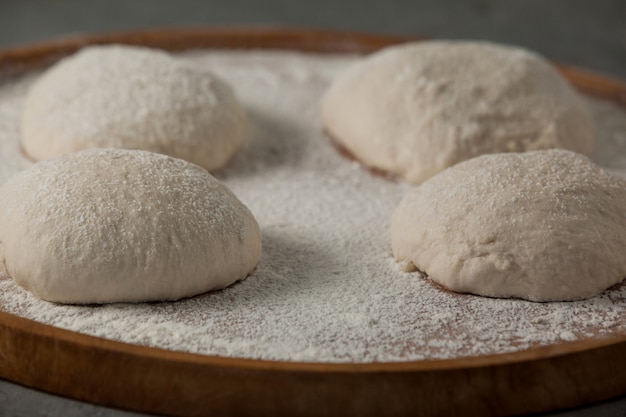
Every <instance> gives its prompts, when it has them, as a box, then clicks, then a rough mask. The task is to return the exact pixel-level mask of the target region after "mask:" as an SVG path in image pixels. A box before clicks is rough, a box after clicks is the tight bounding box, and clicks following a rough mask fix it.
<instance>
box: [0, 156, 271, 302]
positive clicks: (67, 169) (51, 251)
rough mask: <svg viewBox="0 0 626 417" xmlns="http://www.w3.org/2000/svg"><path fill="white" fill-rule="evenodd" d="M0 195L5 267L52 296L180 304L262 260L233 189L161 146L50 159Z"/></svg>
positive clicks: (249, 218)
mask: <svg viewBox="0 0 626 417" xmlns="http://www.w3.org/2000/svg"><path fill="white" fill-rule="evenodd" d="M0 196H1V198H2V204H1V205H0V272H1V274H2V275H5V276H10V277H13V279H14V280H15V281H16V282H17V284H19V285H20V286H22V287H24V288H26V289H27V290H30V291H31V292H32V293H33V294H35V295H36V296H37V297H40V298H42V299H44V300H48V301H54V302H59V303H72V304H88V303H111V302H141V301H157V300H177V299H180V298H183V297H189V296H193V295H196V294H200V293H204V292H206V291H209V290H216V289H220V288H224V287H226V286H228V285H230V284H232V283H234V282H235V281H237V280H240V279H242V278H244V277H246V276H247V275H248V274H249V273H250V272H251V271H252V270H253V269H254V268H255V266H256V264H257V262H258V260H259V258H260V256H261V234H260V231H259V226H258V224H257V222H256V220H255V219H254V217H253V215H252V213H250V211H249V210H248V209H247V208H246V206H245V205H244V204H242V203H241V202H240V201H239V200H238V199H237V197H235V195H234V194H233V193H232V192H230V191H229V190H228V189H227V188H226V187H225V186H224V185H222V184H221V183H220V182H218V181H217V180H216V179H215V178H213V177H212V176H211V175H210V174H209V173H208V172H207V171H206V170H204V169H203V168H200V167H198V166H196V165H194V164H191V163H189V162H186V161H184V160H181V159H177V158H172V157H169V156H165V155H160V154H156V153H152V152H146V151H137V150H124V149H92V150H87V151H81V152H77V153H73V154H69V155H64V156H61V157H59V158H55V159H50V160H47V161H42V162H39V163H37V164H35V165H33V166H32V167H30V168H29V169H27V170H25V171H22V172H20V173H18V174H16V175H14V176H13V177H11V178H10V179H9V180H8V181H7V182H6V183H5V184H4V185H3V186H2V187H0Z"/></svg>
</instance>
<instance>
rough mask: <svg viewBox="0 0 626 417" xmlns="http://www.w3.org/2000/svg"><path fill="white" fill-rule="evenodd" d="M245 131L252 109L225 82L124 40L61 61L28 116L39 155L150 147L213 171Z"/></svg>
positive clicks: (31, 149) (30, 99)
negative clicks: (246, 108) (91, 149)
mask: <svg viewBox="0 0 626 417" xmlns="http://www.w3.org/2000/svg"><path fill="white" fill-rule="evenodd" d="M245 132H246V115H245V112H244V110H243V109H242V107H241V106H240V104H239V103H238V101H237V99H236V97H235V95H234V93H233V91H232V89H231V88H230V87H229V86H228V85H227V84H226V83H225V82H223V81H221V80H220V79H219V78H217V77H216V76H214V75H212V74H211V73H209V72H207V71H206V70H204V69H202V68H198V67H196V66H194V65H193V64H191V63H189V62H186V61H184V60H182V59H178V58H174V57H172V56H170V55H168V54H167V53H165V52H163V51H158V50H153V49H149V48H139V47H130V46H121V45H114V46H92V47H88V48H85V49H83V50H81V51H79V52H78V53H77V54H75V55H72V56H70V57H67V58H65V59H63V60H61V61H59V62H58V63H57V64H55V65H54V66H52V67H51V68H49V69H48V70H47V71H45V72H44V73H43V74H42V75H41V77H40V78H39V79H38V80H37V81H36V82H35V83H34V84H33V86H32V87H31V89H30V91H29V93H28V95H27V98H26V102H25V105H24V110H23V114H22V146H23V149H24V151H25V152H26V153H27V154H28V155H29V156H30V157H32V158H33V159H35V160H42V159H49V158H53V157H56V156H59V155H62V154H67V153H70V152H75V151H79V150H84V149H90V148H125V149H143V150H147V151H152V152H158V153H163V154H166V155H171V156H174V157H177V158H182V159H185V160H187V161H190V162H193V163H195V164H197V165H200V166H202V167H204V168H206V169H207V170H209V171H213V170H216V169H219V168H220V167H222V166H223V165H225V164H226V162H227V161H228V160H229V159H230V158H231V156H232V155H233V154H234V152H235V151H236V150H237V149H238V148H239V147H240V145H241V143H242V139H243V137H244V135H245Z"/></svg>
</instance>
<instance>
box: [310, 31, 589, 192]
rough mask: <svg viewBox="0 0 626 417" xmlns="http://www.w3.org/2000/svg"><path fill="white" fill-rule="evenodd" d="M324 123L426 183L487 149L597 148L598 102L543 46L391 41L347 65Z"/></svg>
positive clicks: (376, 162) (368, 154) (369, 156)
mask: <svg viewBox="0 0 626 417" xmlns="http://www.w3.org/2000/svg"><path fill="white" fill-rule="evenodd" d="M321 118H322V123H323V125H324V126H325V129H326V131H327V132H328V133H329V134H330V136H331V137H332V138H333V139H334V140H335V141H336V142H338V143H339V144H340V145H341V146H343V147H344V148H346V149H347V150H348V152H349V153H351V154H352V155H353V156H354V157H356V158H357V159H358V160H360V161H361V162H362V163H364V164H365V165H367V166H370V167H372V168H376V169H379V170H383V171H386V172H389V173H392V174H396V175H399V176H401V177H403V178H405V179H406V180H408V181H410V182H414V183H420V182H422V181H424V180H425V179H427V178H429V177H430V176H432V175H434V174H436V173H438V172H440V171H442V170H444V169H445V168H447V167H449V166H452V165H454V164H456V163H458V162H461V161H464V160H467V159H470V158H473V157H476V156H478V155H482V154H486V153H497V152H519V151H529V150H538V149H548V148H565V149H570V150H573V151H576V152H579V153H583V154H587V155H589V154H591V152H592V150H593V145H594V142H595V132H594V126H593V121H592V118H591V115H590V112H589V111H588V109H587V108H586V105H585V103H584V102H583V101H582V100H581V99H580V98H579V97H578V95H577V94H576V93H575V92H574V91H573V89H572V88H571V87H570V86H569V84H568V83H567V82H566V81H565V80H564V79H563V78H561V76H560V75H559V74H558V73H557V72H556V71H555V70H554V68H553V67H552V66H551V65H550V64H549V63H548V62H546V61H545V60H544V59H543V58H541V57H539V56H538V55H536V54H534V53H531V52H529V51H526V50H524V49H521V48H516V47H509V46H501V45H496V44H491V43H486V42H467V41H464V42H462V41H427V42H414V43H408V44H403V45H399V46H393V47H388V48H385V49H383V50H381V51H380V52H377V53H374V54H372V55H371V56H369V57H366V58H364V59H363V60H362V61H361V62H359V63H358V64H356V65H355V66H354V67H352V68H350V69H349V70H347V71H346V72H345V73H344V74H342V75H341V76H340V77H339V78H338V79H337V80H336V81H335V82H334V83H333V85H332V86H331V87H330V89H329V90H328V92H327V93H326V94H325V96H324V98H323V101H322V107H321Z"/></svg>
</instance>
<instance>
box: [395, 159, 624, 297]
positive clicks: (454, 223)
mask: <svg viewBox="0 0 626 417" xmlns="http://www.w3.org/2000/svg"><path fill="white" fill-rule="evenodd" d="M624 213H626V180H624V179H622V178H619V177H616V176H612V175H611V174H609V173H607V172H605V171H603V170H602V169H600V168H598V167H597V166H596V165H594V164H593V163H592V162H591V161H590V160H589V159H587V158H586V157H584V156H582V155H580V154H576V153H574V152H571V151H567V150H560V149H559V150H556V149H555V150H547V151H534V152H527V153H502V154H492V155H484V156H480V157H477V158H475V159H471V160H469V161H466V162H463V163H460V164H458V165H456V166H454V167H451V168H449V169H447V170H445V171H444V172H442V173H440V174H437V175H435V176H434V177H432V178H430V179H429V180H427V181H425V182H424V183H422V184H421V185H419V186H418V187H417V188H415V190H414V191H412V192H411V193H410V194H408V195H407V196H406V197H405V198H404V199H403V200H402V202H401V203H400V205H399V206H398V208H397V209H396V211H395V212H394V214H393V219H392V226H391V234H392V247H393V254H394V256H395V258H396V259H397V260H398V261H400V262H401V263H402V265H403V266H404V268H405V269H406V270H412V269H415V268H417V269H419V270H421V271H423V272H425V273H427V274H428V275H429V276H430V278H431V279H432V280H433V281H435V282H437V283H439V284H441V285H443V286H444V287H446V288H448V289H450V290H452V291H457V292H467V293H473V294H479V295H485V296H490V297H514V298H523V299H527V300H532V301H552V300H577V299H583V298H588V297H592V296H594V295H596V294H599V293H600V292H602V291H604V290H605V289H607V288H609V287H610V286H612V285H614V284H617V283H619V282H621V281H622V280H623V279H624V278H626V256H624V254H625V253H626V215H625V214H624Z"/></svg>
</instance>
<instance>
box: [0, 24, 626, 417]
mask: <svg viewBox="0 0 626 417" xmlns="http://www.w3.org/2000/svg"><path fill="white" fill-rule="evenodd" d="M415 39H417V38H408V37H398V36H383V35H372V34H361V33H347V32H338V31H327V30H312V29H293V28H283V29H276V28H249V27H246V28H232V27H230V28H183V29H154V30H142V31H133V32H124V33H116V34H104V35H89V36H83V35H81V36H73V37H70V38H64V39H57V40H52V41H48V42H45V43H40V44H36V45H30V46H21V47H16V48H11V49H8V50H5V51H0V72H2V70H5V73H6V72H7V70H8V72H11V71H13V72H15V73H19V72H22V71H24V70H27V69H31V68H34V67H38V66H41V65H45V64H48V63H50V62H51V60H54V59H58V58H59V57H61V56H63V55H67V54H69V53H72V52H74V51H75V50H77V49H79V48H80V47H83V46H85V45H89V44H96V43H97V44H101V43H130V44H138V45H146V46H154V47H163V48H165V49H169V50H181V49H189V48H207V47H235V48H274V49H297V50H303V51H317V52H371V51H373V50H376V49H379V48H381V47H384V46H387V45H391V44H394V43H398V42H404V41H408V40H415ZM557 67H558V68H559V70H560V71H561V72H562V73H563V74H564V75H565V76H566V77H567V78H568V79H569V80H570V81H571V82H572V83H573V84H574V85H575V86H577V87H578V88H580V89H581V90H583V91H585V92H588V93H591V94H595V95H598V96H600V97H603V98H605V99H609V100H613V101H615V102H617V103H619V104H622V105H626V84H624V83H623V82H621V81H619V80H616V79H612V78H610V77H606V76H600V75H597V74H593V73H591V72H588V71H585V70H581V69H578V68H574V67H571V66H568V65H563V64H557ZM44 342H45V343H44ZM25 346H26V349H23V348H24V347H25ZM29 352H30V353H32V355H29V354H28V353H29ZM89 352H96V354H97V355H99V356H98V357H97V358H96V359H98V360H100V361H101V364H106V365H107V366H108V367H109V369H116V372H117V373H118V374H119V373H123V372H124V371H125V370H127V371H128V372H131V370H132V372H148V371H149V368H150V367H158V366H164V367H165V368H166V369H168V370H170V371H171V372H173V373H177V372H178V371H179V370H182V371H181V372H182V373H181V374H180V375H179V377H180V378H182V379H185V378H187V379H186V380H185V381H182V380H181V381H180V382H179V383H180V384H181V386H186V387H188V388H189V389H191V390H193V385H190V384H192V383H193V382H200V381H203V382H204V383H207V381H205V380H204V379H203V378H204V377H203V376H202V375H201V374H200V375H199V374H197V372H198V371H202V370H206V371H210V372H213V373H215V372H216V373H217V374H219V375H222V376H223V377H224V378H226V376H229V377H232V378H235V380H241V378H243V377H242V375H250V374H251V373H252V374H255V375H257V376H258V377H260V378H261V380H262V378H263V377H267V378H270V379H271V380H272V381H274V382H273V384H277V386H279V387H281V388H282V389H284V390H285V391H289V389H290V386H289V385H290V384H293V385H294V386H299V385H298V384H297V383H296V382H297V381H293V380H292V377H293V376H297V377H298V378H303V379H305V380H307V381H308V385H307V384H306V383H305V384H304V386H306V387H308V388H309V389H311V390H313V391H315V392H317V393H318V394H316V395H311V396H310V397H307V398H303V399H302V401H303V403H302V404H300V403H297V404H296V402H294V401H286V402H284V403H283V404H281V403H279V402H276V401H273V402H270V403H267V404H265V406H264V407H259V408H258V409H255V410H252V409H250V408H249V407H248V406H247V405H245V404H244V403H243V402H242V401H241V400H239V399H233V400H231V401H226V402H224V403H223V404H220V405H218V406H216V407H215V408H208V409H207V408H202V407H201V405H200V404H198V403H197V402H194V401H191V400H189V402H188V403H187V404H186V405H185V404H182V403H181V404H179V408H178V409H169V408H167V407H166V408H167V409H163V408H158V407H155V404H154V402H155V400H157V399H159V398H161V399H162V398H166V397H167V390H166V389H165V388H166V385H167V383H166V380H165V382H162V383H163V384H165V385H163V386H161V387H160V388H158V389H155V390H154V392H153V393H152V394H149V393H143V394H142V391H146V390H149V389H154V388H155V387H154V386H150V385H149V384H148V383H145V384H143V385H142V384H140V383H137V384H136V385H134V386H133V387H134V388H133V389H130V388H129V389H127V390H125V392H120V390H119V389H118V390H116V389H112V390H109V391H107V390H104V391H103V392H104V394H102V393H98V392H97V390H96V387H95V385H94V382H95V381H93V378H94V376H95V375H98V377H100V376H101V375H102V374H101V373H98V374H94V376H92V377H90V376H89V374H83V376H84V377H86V378H87V379H92V380H91V381H90V382H89V381H87V382H86V383H85V385H84V386H82V387H76V384H75V383H74V385H72V381H70V380H67V378H63V377H62V376H59V375H52V376H49V375H43V373H42V372H43V371H38V370H37V369H45V370H46V371H51V372H53V373H54V372H57V373H60V372H61V371H62V369H61V368H59V366H61V365H62V366H63V367H64V369H66V370H68V371H77V370H79V369H82V370H83V371H84V370H85V368H88V367H89V365H90V364H89V363H79V362H76V363H72V360H71V358H69V359H68V358H67V357H66V356H67V354H68V353H73V354H76V355H77V357H84V356H85V355H87V357H90V358H91V359H92V360H93V357H91V356H89ZM624 353H626V335H620V336H611V337H606V338H597V339H591V340H580V341H575V342H566V343H562V344H558V345H552V346H547V347H540V348H534V349H528V350H524V351H519V352H514V353H505V354H498V355H489V356H479V357H471V358H459V359H449V360H425V361H410V362H395V363H365V364H364V363H357V364H344V363H341V364H333V363H302V362H286V361H266V360H256V359H240V358H225V357H217V356H209V355H199V354H191V353H184V352H172V351H166V350H163V349H157V348H149V347H144V346H138V345H131V344H126V343H121V342H115V341H111V340H105V339H101V338H97V337H93V336H88V335H83V334H79V333H75V332H70V331H67V330H62V329H59V328H55V327H52V326H48V325H45V324H41V323H37V322H34V321H31V320H27V319H24V318H21V317H17V316H14V315H11V314H8V313H4V312H0V377H3V378H6V379H9V380H13V381H15V382H18V383H22V384H24V385H27V386H30V387H33V388H37V389H41V390H45V391H49V392H52V393H56V394H60V395H65V396H68V397H72V398H77V399H81V400H85V401H90V402H94V403H98V404H104V405H109V406H115V407H120V408H127V409H131V410H137V411H145V412H158V413H166V414H171V415H180V416H188V415H204V414H205V413H206V412H208V411H210V412H215V411H222V412H224V411H226V412H237V414H242V415H243V414H250V415H252V414H256V412H260V415H288V414H290V412H291V411H294V410H296V411H298V412H297V414H301V415H308V414H316V413H312V412H311V411H310V410H311V409H310V408H309V409H308V411H307V409H306V407H311V406H320V402H319V400H320V397H319V395H321V394H319V393H320V392H321V393H324V392H326V394H325V395H326V396H328V397H329V398H334V397H333V396H332V395H331V394H330V393H328V392H327V391H328V390H329V387H331V386H335V385H336V384H337V382H338V381H339V382H341V381H348V382H350V383H352V384H354V385H355V386H356V385H359V384H363V386H366V387H368V388H367V390H369V391H367V392H368V397H367V398H363V399H362V400H363V403H364V404H368V405H369V406H370V409H371V410H374V411H378V412H377V413H376V414H377V415H382V414H390V415H391V414H396V413H395V412H394V413H386V412H385V411H384V410H381V406H383V405H384V404H385V402H386V398H383V397H381V396H380V395H377V394H376V393H375V391H376V388H377V387H378V388H381V386H382V385H381V384H383V385H385V384H392V387H393V388H394V389H395V390H397V391H396V392H403V393H404V391H403V390H407V389H410V390H414V389H418V390H420V392H422V391H423V392H422V394H423V395H425V397H424V398H425V399H428V398H429V396H430V395H435V394H434V393H433V392H431V391H432V390H431V388H428V389H426V388H424V387H422V385H423V378H424V377H425V376H429V377H432V378H434V379H435V380H436V379H437V378H438V376H437V375H439V376H441V378H440V379H441V381H447V382H449V381H450V375H463V376H464V377H467V378H469V379H471V378H473V377H477V376H476V375H483V374H484V373H485V372H486V373H487V374H490V373H493V374H494V375H499V372H504V374H507V372H509V371H507V370H510V369H518V368H520V367H521V368H522V369H529V370H532V369H534V368H535V367H537V366H539V367H540V368H541V367H545V366H547V367H548V368H552V365H553V364H554V363H565V364H579V363H580V361H584V359H583V358H585V357H592V358H604V360H603V363H602V365H604V367H603V366H599V367H597V369H596V368H595V367H594V366H591V365H592V364H589V363H587V364H586V365H585V367H584V368H585V369H583V370H582V371H584V372H582V373H581V374H580V375H579V376H577V377H576V378H582V379H580V381H584V380H585V379H589V380H591V381H594V383H595V384H596V385H597V386H596V387H594V388H593V389H592V388H590V387H586V391H585V392H580V391H579V392H576V393H575V395H573V396H572V394H571V393H567V392H562V393H560V394H558V395H556V394H551V395H550V396H549V397H550V398H543V399H538V398H534V399H535V400H536V401H534V403H533V401H528V400H527V401H524V403H525V404H520V403H519V402H514V403H511V404H509V403H507V400H506V399H503V398H500V399H498V402H499V405H498V406H494V405H493V404H489V407H487V408H485V407H484V406H483V405H484V403H485V400H484V399H482V400H480V399H479V400H480V401H479V400H476V399H471V398H465V399H464V401H462V402H460V403H458V404H445V403H444V404H442V405H441V407H443V408H441V407H440V408H437V407H432V406H424V405H423V404H422V405H418V404H416V403H403V405H402V407H400V408H398V409H397V410H396V409H395V408H394V409H391V411H402V412H403V413H405V414H408V413H417V412H419V413H421V414H432V415H435V414H442V413H443V412H444V411H445V412H447V411H450V410H452V409H456V410H460V409H463V410H464V411H465V412H466V414H467V413H469V414H467V415H481V414H484V412H485V411H486V410H487V411H489V413H490V414H493V415H507V414H512V413H518V412H537V411H547V410H551V409H556V408H562V407H571V406H575V405H580V404H584V403H586V402H589V401H599V400H603V399H606V398H611V397H613V396H615V395H620V394H624V393H626V371H624V372H621V371H619V370H618V368H626V366H624V365H626V359H622V357H625V358H626V355H624ZM59 358H65V359H64V360H63V361H62V360H61V359H59ZM46 361H50V363H48V364H46V363H45V362H46ZM136 361H138V362H137V363H139V364H138V365H136V366H137V367H138V368H134V366H135V365H132V363H135V362H136ZM116 363H118V364H119V363H125V364H126V366H125V367H124V368H123V369H122V368H119V369H118V368H116V366H119V365H116ZM35 365H36V366H35ZM606 365H610V366H609V368H606V367H605V366H606ZM192 369H194V370H192ZM611 371H612V372H611ZM551 372H553V374H552V373H551V374H550V375H556V377H557V379H558V378H560V377H563V375H564V373H565V374H571V372H573V371H572V370H571V369H569V370H567V369H565V370H562V372H558V371H556V370H554V369H552V371H551ZM70 373H71V372H70ZM233 375H234V376H233ZM237 375H239V376H237ZM443 376H445V377H443ZM570 376H571V375H570ZM508 377H511V375H508ZM553 377H554V376H553ZM237 378H239V379H237ZM329 378H330V379H329ZM333 378H335V379H336V380H334V379H333ZM407 378H408V379H407ZM477 378H478V377H477ZM485 378H487V379H489V377H488V376H487V377H485ZM576 378H574V379H576ZM598 378H600V382H598V381H597V379H598ZM244 379H245V378H244ZM361 380H362V381H361ZM409 380H411V381H413V380H416V381H418V382H419V381H421V382H422V385H419V384H418V385H417V386H415V385H412V384H409V383H407V382H406V381H409ZM576 380H577V381H578V379H576ZM389 381H392V382H389ZM394 381H395V382H394ZM441 381H439V382H437V381H433V386H438V385H437V384H438V383H440V382H441ZM494 381H495V380H494ZM492 382H493V381H492ZM548 382H551V383H555V382H556V381H548ZM208 383H209V385H210V381H209V382H208ZM393 384H396V385H393ZM429 384H430V382H429ZM244 385H245V384H244ZM85 387H90V388H89V389H87V388H85ZM113 388H115V387H113ZM422 388H424V389H422ZM487 388H490V389H492V390H493V389H494V385H490V384H489V383H486V385H485V390H483V391H481V389H479V388H477V393H478V394H481V395H486V396H488V395H491V394H490V392H489V391H488V390H486V389H487ZM522 388H523V387H522ZM229 389H231V391H230V392H231V393H232V392H237V393H238V394H239V395H248V396H250V395H252V396H254V392H263V393H265V395H267V396H269V397H271V393H268V392H266V391H265V390H264V387H263V386H261V385H257V386H255V387H247V388H246V389H243V390H235V389H234V388H233V387H230V388H229ZM210 390H211V392H212V394H211V395H212V396H213V397H214V396H215V395H216V393H218V394H219V391H220V388H219V387H217V386H211V387H210ZM215 390H217V391H215ZM101 391H102V390H101ZM214 391H215V392H214ZM313 391H306V392H313ZM383 391H384V390H383ZM131 393H132V395H131ZM295 394H297V392H296V393H295ZM404 394H406V393H404ZM404 394H403V395H404ZM426 394H428V395H426ZM529 395H530V394H529ZM305 397H306V395H305ZM322 397H324V396H323V395H322ZM263 398H265V397H259V398H258V400H259V401H260V402H263V401H264V400H263ZM299 401H300V400H299ZM487 402H488V401H487ZM333 404H335V403H333ZM481 404H483V405H481ZM300 405H302V406H303V408H300ZM461 406H462V407H461ZM294 407H295V408H294ZM328 407H329V408H328V410H329V413H328V414H345V415H356V414H357V413H356V411H364V410H363V409H362V407H361V406H359V405H358V404H353V403H350V404H349V407H348V406H346V407H345V408H342V406H341V405H340V404H339V402H337V403H336V404H335V405H333V406H328ZM360 407H361V408H360ZM446 407H447V408H446ZM252 411H255V413H252ZM339 412H340V413H339ZM365 412H366V413H365V414H371V413H368V412H367V410H365ZM360 414H362V413H360ZM363 415H364V414H363ZM372 415H374V414H372Z"/></svg>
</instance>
